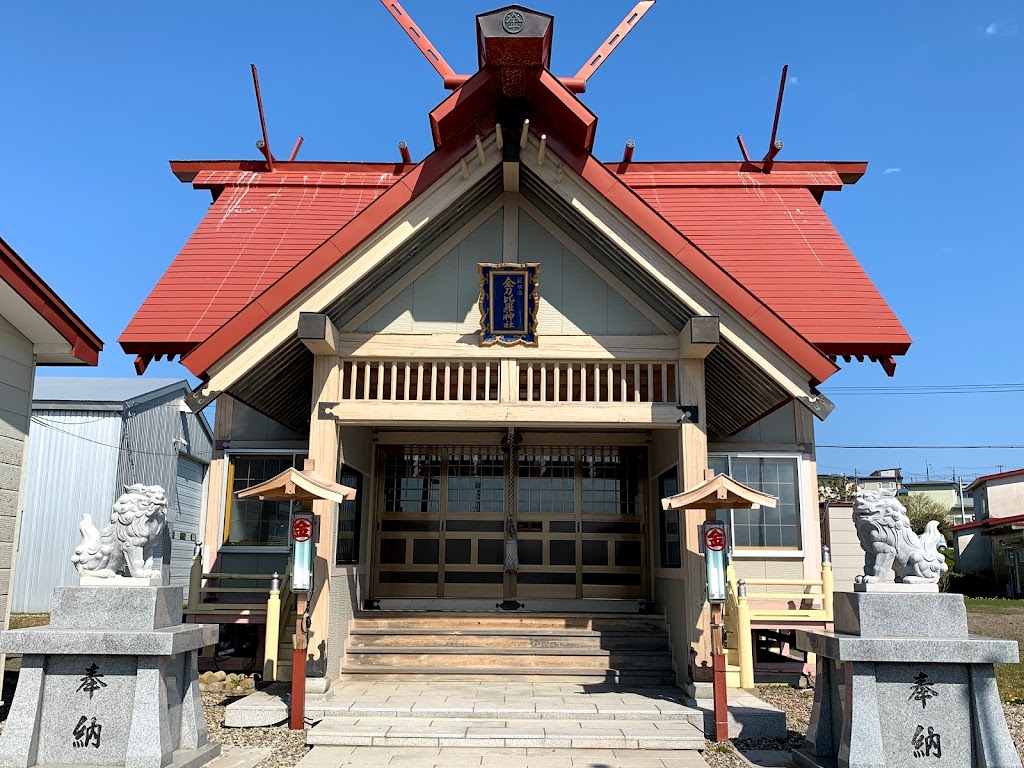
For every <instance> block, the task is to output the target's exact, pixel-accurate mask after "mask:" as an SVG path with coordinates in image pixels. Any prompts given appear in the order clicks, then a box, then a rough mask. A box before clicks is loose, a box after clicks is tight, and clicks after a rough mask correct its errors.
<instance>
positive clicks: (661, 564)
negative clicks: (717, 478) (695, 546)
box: [651, 464, 686, 571]
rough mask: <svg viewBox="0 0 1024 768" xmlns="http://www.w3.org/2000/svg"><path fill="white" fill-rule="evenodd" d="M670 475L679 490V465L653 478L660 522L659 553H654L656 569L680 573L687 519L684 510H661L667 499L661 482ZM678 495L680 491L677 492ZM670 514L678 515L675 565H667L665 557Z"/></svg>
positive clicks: (658, 524) (658, 527) (658, 525)
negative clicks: (666, 533)
mask: <svg viewBox="0 0 1024 768" xmlns="http://www.w3.org/2000/svg"><path fill="white" fill-rule="evenodd" d="M670 475H671V476H673V477H674V478H675V481H676V488H677V489H678V488H679V465H678V464H673V465H672V466H671V467H668V468H667V469H665V470H664V471H662V472H659V473H658V474H657V475H655V476H654V477H653V478H651V479H652V480H653V482H654V494H653V496H654V501H655V504H656V505H657V510H656V513H657V521H658V523H657V531H658V546H657V551H656V552H655V553H654V554H655V555H656V560H657V565H656V566H655V567H656V568H664V569H666V570H669V571H679V570H680V569H682V567H683V546H684V541H683V539H684V537H685V534H686V532H685V531H684V527H685V524H686V523H685V517H684V515H683V514H682V513H683V510H681V509H676V510H666V509H662V508H661V500H662V499H663V498H665V497H664V496H663V495H662V494H663V491H662V482H661V481H662V478H664V477H668V476H670ZM676 493H678V490H677V491H676ZM670 512H675V513H676V526H677V529H678V533H677V534H676V538H677V541H676V549H677V553H676V555H677V557H678V559H679V562H678V563H676V564H673V565H665V561H664V558H665V555H666V554H667V552H668V540H667V538H666V536H665V532H666V525H667V523H668V517H669V513H670Z"/></svg>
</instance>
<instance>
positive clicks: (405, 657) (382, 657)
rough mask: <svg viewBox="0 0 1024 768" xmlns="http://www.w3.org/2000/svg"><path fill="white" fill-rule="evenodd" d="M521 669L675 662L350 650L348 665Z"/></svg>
mask: <svg viewBox="0 0 1024 768" xmlns="http://www.w3.org/2000/svg"><path fill="white" fill-rule="evenodd" d="M513 659H514V660H515V662H517V663H519V664H521V665H522V667H529V668H532V667H571V668H573V669H577V668H583V669H607V668H615V669H630V670H661V671H666V670H667V671H671V669H672V661H671V659H670V658H669V656H668V654H666V653H665V652H664V651H662V650H656V651H651V650H635V651H631V652H629V653H626V652H621V651H620V652H611V651H606V650H604V649H602V648H573V649H568V648H503V649H497V648H450V647H442V648H430V647H414V648H395V647H387V646H385V647H379V648H358V649H351V648H350V649H349V650H348V651H347V653H346V655H345V660H346V664H355V665H377V666H391V667H408V666H413V667H423V666H432V667H506V666H508V665H509V663H510V662H511V660H513Z"/></svg>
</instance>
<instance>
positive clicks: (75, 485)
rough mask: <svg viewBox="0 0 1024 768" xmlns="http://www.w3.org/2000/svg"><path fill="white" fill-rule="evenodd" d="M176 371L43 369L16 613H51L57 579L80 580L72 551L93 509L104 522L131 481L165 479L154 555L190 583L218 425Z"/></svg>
mask: <svg viewBox="0 0 1024 768" xmlns="http://www.w3.org/2000/svg"><path fill="white" fill-rule="evenodd" d="M188 391H189V387H188V384H187V382H185V381H183V380H175V379H101V378H63V377H62V378H56V377H49V378H46V377H38V378H37V380H36V386H35V393H34V397H33V401H32V420H31V427H30V439H29V447H28V459H27V462H26V468H25V488H24V513H23V517H22V524H21V532H20V537H19V541H18V556H17V562H16V568H15V574H14V590H13V602H12V607H11V612H12V613H46V612H48V611H49V610H50V600H51V596H52V594H53V588H54V587H56V586H60V585H64V584H77V583H78V575H77V573H76V572H75V569H74V566H73V565H72V564H71V554H72V553H73V552H74V549H75V547H76V546H77V545H78V543H79V541H80V540H81V537H80V535H79V532H78V524H79V521H80V520H81V518H82V514H83V513H86V512H87V513H89V514H91V515H92V517H93V521H94V522H95V523H96V525H97V527H99V528H101V529H102V527H103V526H104V525H106V523H107V521H108V520H109V518H110V510H111V505H112V504H113V502H114V500H115V499H116V498H117V497H118V496H119V495H120V494H121V493H122V492H123V488H124V486H126V485H131V484H133V483H145V484H146V485H161V486H163V487H164V488H165V489H166V491H167V496H168V514H167V518H168V530H167V532H166V533H165V536H164V541H163V542H161V545H160V546H158V547H157V549H156V552H155V553H154V554H155V557H154V561H155V562H156V561H159V562H162V564H163V566H164V573H165V580H167V581H169V583H171V584H180V585H182V586H187V584H188V573H189V566H190V564H191V559H192V553H193V550H194V548H195V544H196V541H197V540H198V537H199V531H200V530H201V525H202V523H203V521H202V519H201V517H202V510H203V508H204V506H205V503H204V502H205V490H206V476H207V468H208V467H209V463H210V454H211V450H212V432H211V430H210V425H209V424H208V423H207V421H206V418H205V417H204V416H203V415H202V414H192V413H191V412H190V411H189V409H188V408H187V407H186V406H185V405H184V400H183V398H184V396H185V394H186V393H187V392H188Z"/></svg>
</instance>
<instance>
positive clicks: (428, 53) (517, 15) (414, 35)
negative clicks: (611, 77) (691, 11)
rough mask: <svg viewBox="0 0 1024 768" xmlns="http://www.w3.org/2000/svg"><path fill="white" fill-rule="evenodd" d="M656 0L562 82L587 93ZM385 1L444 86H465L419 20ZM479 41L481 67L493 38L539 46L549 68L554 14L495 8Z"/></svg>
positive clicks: (502, 50)
mask: <svg viewBox="0 0 1024 768" xmlns="http://www.w3.org/2000/svg"><path fill="white" fill-rule="evenodd" d="M655 2H656V0H641V2H639V3H637V4H636V5H635V6H634V7H633V10H632V11H630V12H629V13H628V14H626V17H625V18H624V19H623V20H622V23H621V24H619V25H618V26H617V27H616V28H615V29H614V30H613V31H612V33H611V35H609V36H608V39H607V40H605V41H604V43H602V44H601V46H600V47H599V48H598V49H597V50H596V51H594V55H593V56H591V57H590V58H589V59H588V60H587V61H586V63H584V64H583V66H582V67H581V68H580V70H579V72H577V73H576V75H575V76H574V77H560V78H558V79H559V81H560V82H561V83H562V85H564V86H565V87H566V88H568V89H569V90H570V91H572V92H573V93H583V92H584V91H586V89H587V81H588V80H589V79H590V78H591V76H592V75H593V74H594V73H595V72H596V71H597V69H598V67H600V66H601V65H602V64H604V62H605V61H606V60H607V59H608V57H609V56H610V55H611V53H612V51H614V50H615V49H616V48H617V47H618V45H619V43H621V42H622V41H623V39H624V38H625V37H626V35H628V34H629V32H630V30H632V29H633V27H635V26H636V24H637V22H639V21H640V19H642V18H643V17H644V14H646V13H647V11H649V10H650V9H651V7H652V6H653V5H654V3H655ZM381 3H382V4H383V5H384V7H385V8H387V9H388V12H389V13H390V14H391V15H392V16H393V17H394V19H395V21H397V22H398V24H399V25H400V26H401V27H402V29H403V30H405V33H406V34H407V35H408V36H409V39H410V40H412V42H413V44H414V45H415V46H416V47H417V48H419V49H420V53H422V54H423V55H424V57H425V58H426V59H427V61H428V62H430V66H432V67H433V68H434V69H435V70H436V71H437V74H439V75H440V76H441V78H442V80H444V87H445V88H448V89H450V90H453V91H454V90H456V89H457V88H461V87H462V85H463V84H464V83H465V82H466V81H467V80H469V78H470V75H458V74H456V73H455V70H453V69H452V68H451V66H450V65H449V64H448V62H447V61H445V60H444V57H443V56H442V55H441V54H440V52H439V51H438V50H437V49H436V48H435V47H434V46H433V44H432V43H431V42H430V40H429V39H427V36H426V35H425V34H423V30H421V29H420V28H419V27H418V26H417V25H416V22H415V21H413V20H412V17H411V16H410V15H409V14H408V13H407V12H406V10H405V9H404V8H403V7H402V5H401V4H400V3H399V2H397V0H381ZM476 18H477V43H478V47H479V50H480V68H481V69H483V68H484V67H485V66H487V64H488V63H497V62H494V61H491V59H490V57H489V55H488V45H487V42H488V41H489V40H502V41H504V42H507V41H509V39H510V38H515V39H516V45H515V48H518V49H528V48H533V47H535V46H538V45H539V53H540V58H539V59H535V61H536V62H537V64H538V65H539V66H543V67H544V68H545V69H547V67H548V65H549V63H550V61H551V30H552V27H553V26H554V17H552V16H549V15H548V14H545V13H539V12H537V11H532V10H530V9H529V8H525V7H523V6H521V5H510V6H506V7H505V8H499V9H498V10H495V11H490V12H488V13H482V14H480V15H478V16H477V17H476ZM508 50H509V49H508V48H507V47H506V46H505V45H502V46H500V47H499V48H498V51H497V52H496V56H498V57H501V56H503V55H505V54H506V53H507V51H508Z"/></svg>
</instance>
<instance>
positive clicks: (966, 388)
mask: <svg viewBox="0 0 1024 768" xmlns="http://www.w3.org/2000/svg"><path fill="white" fill-rule="evenodd" d="M823 391H825V393H826V394H829V395H832V394H835V395H978V394H1003V393H1007V392H1024V384H920V385H914V384H907V385H902V386H900V385H896V386H892V387H885V386H880V387H826V388H825V389H824V390H823Z"/></svg>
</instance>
